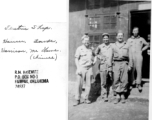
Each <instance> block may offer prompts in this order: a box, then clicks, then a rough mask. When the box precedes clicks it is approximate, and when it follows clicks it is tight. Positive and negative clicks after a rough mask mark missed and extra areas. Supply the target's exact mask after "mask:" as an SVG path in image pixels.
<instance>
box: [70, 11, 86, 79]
mask: <svg viewBox="0 0 152 120" xmlns="http://www.w3.org/2000/svg"><path fill="white" fill-rule="evenodd" d="M84 16H85V10H83V11H76V12H71V13H70V14H69V80H75V77H76V75H75V71H76V66H75V59H74V56H75V51H76V48H77V47H78V46H80V45H82V43H81V37H82V35H83V34H84V33H85V19H84Z"/></svg>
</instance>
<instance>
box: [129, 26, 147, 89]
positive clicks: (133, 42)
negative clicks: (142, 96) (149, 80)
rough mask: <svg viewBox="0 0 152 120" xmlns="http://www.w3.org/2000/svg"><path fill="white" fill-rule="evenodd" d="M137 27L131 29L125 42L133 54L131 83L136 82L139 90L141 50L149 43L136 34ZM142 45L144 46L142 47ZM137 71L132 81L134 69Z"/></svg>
mask: <svg viewBox="0 0 152 120" xmlns="http://www.w3.org/2000/svg"><path fill="white" fill-rule="evenodd" d="M138 33H139V28H138V27H135V28H134V29H133V36H132V37H131V38H129V39H128V41H127V43H128V44H129V45H130V47H131V51H132V55H133V70H132V82H133V83H132V84H133V85H134V84H135V83H136V85H137V87H138V90H139V91H141V90H142V88H141V79H142V64H143V56H142V52H143V51H145V50H146V49H147V48H148V47H149V44H148V43H147V42H146V40H145V39H144V38H142V37H140V36H139V35H138ZM143 46H144V47H143ZM135 70H136V71H137V77H136V81H134V71H135Z"/></svg>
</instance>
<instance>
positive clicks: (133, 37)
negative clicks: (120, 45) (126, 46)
mask: <svg viewBox="0 0 152 120" xmlns="http://www.w3.org/2000/svg"><path fill="white" fill-rule="evenodd" d="M131 38H132V39H137V38H140V36H139V35H138V36H137V37H135V36H131Z"/></svg>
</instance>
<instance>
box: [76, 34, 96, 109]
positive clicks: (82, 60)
mask: <svg viewBox="0 0 152 120" xmlns="http://www.w3.org/2000/svg"><path fill="white" fill-rule="evenodd" d="M81 40H82V43H83V45H81V46H80V47H78V48H77V50H76V54H75V63H76V67H77V71H76V75H77V83H76V94H75V99H76V102H75V103H74V106H76V105H79V104H80V98H81V93H82V87H83V82H84V81H85V82H86V85H85V103H87V104H90V103H91V101H90V100H89V93H90V88H91V80H92V77H93V72H92V67H93V65H94V64H95V62H96V61H95V59H94V54H93V51H92V49H91V48H90V46H89V45H90V42H89V36H88V35H84V36H83V37H82V38H81Z"/></svg>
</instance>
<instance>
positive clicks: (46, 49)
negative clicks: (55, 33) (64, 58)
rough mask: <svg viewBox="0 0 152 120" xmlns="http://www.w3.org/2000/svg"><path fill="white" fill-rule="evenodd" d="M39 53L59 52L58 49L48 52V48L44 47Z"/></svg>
mask: <svg viewBox="0 0 152 120" xmlns="http://www.w3.org/2000/svg"><path fill="white" fill-rule="evenodd" d="M41 52H60V50H58V49H53V50H50V49H49V47H44V48H43V49H42V50H41Z"/></svg>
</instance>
